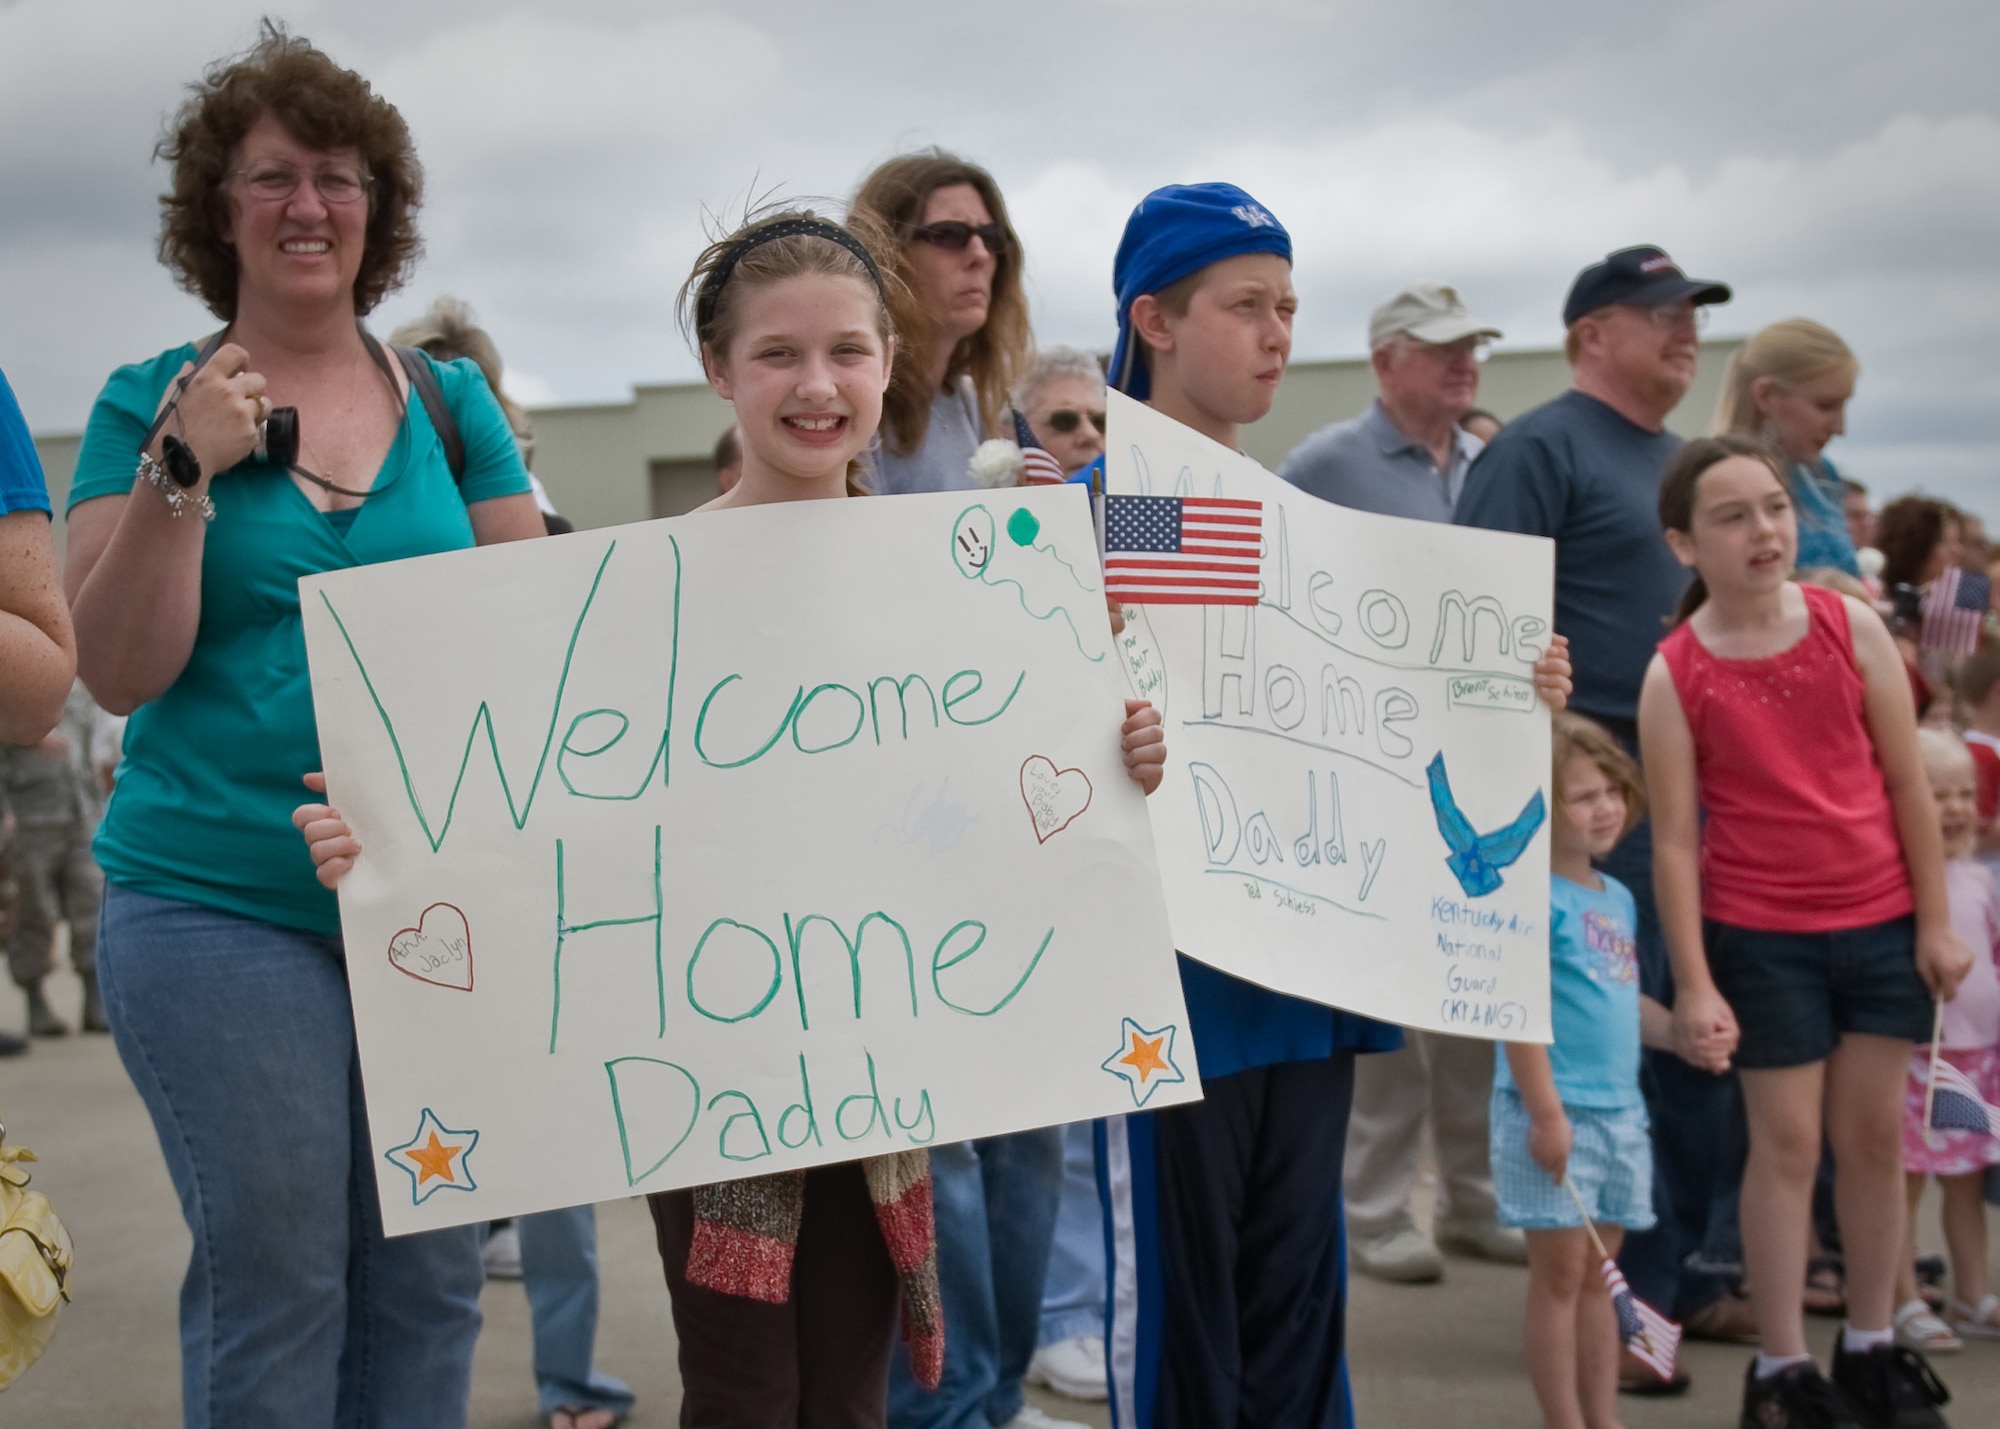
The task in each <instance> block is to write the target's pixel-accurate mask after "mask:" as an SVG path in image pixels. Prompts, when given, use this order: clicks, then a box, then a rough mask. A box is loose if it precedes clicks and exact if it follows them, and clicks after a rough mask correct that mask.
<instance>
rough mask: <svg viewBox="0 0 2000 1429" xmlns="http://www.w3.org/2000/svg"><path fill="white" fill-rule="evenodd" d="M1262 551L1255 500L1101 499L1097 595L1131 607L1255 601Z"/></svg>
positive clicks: (1260, 506) (1260, 520)
mask: <svg viewBox="0 0 2000 1429" xmlns="http://www.w3.org/2000/svg"><path fill="white" fill-rule="evenodd" d="M1263 553H1264V503H1263V502H1261V501H1241V500H1232V499H1230V498H1228V497H1221V496H1107V497H1105V498H1104V590H1105V594H1107V595H1110V596H1115V597H1116V598H1117V599H1119V600H1123V601H1128V602H1130V603H1131V604H1133V605H1255V604H1256V603H1257V597H1258V596H1260V595H1261V594H1263V590H1264V582H1263V567H1264V554H1263Z"/></svg>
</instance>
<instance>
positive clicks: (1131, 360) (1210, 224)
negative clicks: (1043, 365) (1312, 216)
mask: <svg viewBox="0 0 2000 1429" xmlns="http://www.w3.org/2000/svg"><path fill="white" fill-rule="evenodd" d="M1244 253H1275V254H1277V255H1278V256H1279V257H1280V258H1283V259H1284V260H1285V261H1286V262H1287V263H1289V262H1291V261H1292V235H1291V234H1289V233H1287V232H1285V226H1284V225H1283V224H1282V223H1280V222H1278V220H1277V219H1275V218H1273V217H1272V216H1271V211H1270V210H1269V209H1267V208H1265V207H1264V206H1263V205H1262V204H1260V203H1258V202H1257V200H1255V199H1254V198H1252V197H1250V195H1249V194H1247V193H1245V192H1243V190H1242V189H1239V188H1238V187H1236V185H1234V184H1169V185H1168V186H1167V187H1166V188H1163V189H1154V190H1153V191H1152V192H1151V193H1149V194H1147V195H1146V196H1145V197H1144V198H1143V199H1141V200H1139V206H1138V207H1137V208H1135V209H1133V210H1132V216H1131V217H1130V218H1128V219H1127V220H1125V236H1124V238H1122V239H1120V240H1119V243H1118V257H1117V259H1116V260H1115V261H1114V263H1113V264H1112V268H1111V286H1112V288H1113V289H1115V290H1116V292H1117V294H1118V346H1117V347H1115V348H1113V349H1112V352H1111V385H1112V386H1113V387H1116V388H1117V389H1118V390H1119V391H1120V392H1123V393H1124V394H1125V395H1126V396H1128V397H1136V398H1137V399H1139V400H1140V401H1142V402H1143V401H1145V400H1146V398H1147V397H1149V396H1150V395H1152V390H1153V379H1152V374H1151V373H1149V372H1148V371H1147V370H1146V363H1145V359H1144V358H1143V357H1142V356H1141V355H1140V342H1139V339H1138V338H1137V337H1135V336H1133V333H1132V304H1133V302H1134V301H1135V300H1136V299H1137V298H1139V296H1140V295H1141V294H1144V293H1157V292H1159V291H1160V289H1162V288H1165V287H1170V286H1171V285H1173V284H1175V283H1178V282H1179V281H1180V280H1181V279H1183V278H1185V277H1187V275H1188V274H1190V273H1196V272H1199V271H1200V270H1201V269H1203V268H1206V267H1208V265H1209V264H1211V263H1220V262H1221V261H1222V260H1223V259H1225V258H1235V257H1237V256H1238V255H1240V254H1244Z"/></svg>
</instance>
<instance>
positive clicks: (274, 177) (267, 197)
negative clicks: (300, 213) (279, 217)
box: [230, 163, 369, 204]
mask: <svg viewBox="0 0 2000 1429" xmlns="http://www.w3.org/2000/svg"><path fill="white" fill-rule="evenodd" d="M230 177H231V178H240V179H242V180H243V186H244V187H245V188H247V189H249V190H250V197H252V198H254V199H256V200H257V201H258V202H259V203H282V202H283V201H284V200H286V199H288V198H290V197H291V196H292V195H293V194H295V193H297V192H298V191H299V185H300V184H301V183H303V182H304V181H305V173H304V171H303V170H301V169H299V168H297V167H295V166H293V165H291V164H278V163H268V164H255V165H252V166H251V167H249V168H247V169H238V170H236V171H235V172H234V173H232V174H231V175H230ZM312 186H313V188H314V190H315V191H316V192H317V193H318V194H319V196H320V198H321V199H323V200H324V201H325V202H327V203H332V204H347V203H354V202H355V201H357V200H358V199H360V198H361V196H362V195H363V194H365V193H367V192H368V188H369V180H368V177H367V175H365V174H362V173H359V172H358V171H356V170H354V169H350V168H345V167H342V166H339V165H329V166H328V167H326V168H323V169H315V170H313V174H312Z"/></svg>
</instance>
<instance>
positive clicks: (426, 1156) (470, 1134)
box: [382, 1107, 479, 1206]
mask: <svg viewBox="0 0 2000 1429" xmlns="http://www.w3.org/2000/svg"><path fill="white" fill-rule="evenodd" d="M478 1144H479V1133H478V1132H477V1131H472V1130H465V1131H456V1130H453V1129H452V1128H451V1127H449V1126H446V1125H445V1124H444V1123H443V1122H441V1121H439V1120H438V1119H437V1113H436V1112H434V1111H432V1110H431V1109H430V1108H429V1107H425V1108H424V1114H423V1115H422V1116H421V1117H419V1118H418V1119H417V1131H416V1135H414V1136H412V1137H411V1138H410V1139H409V1140H408V1141H405V1142H404V1143H403V1144H402V1145H400V1146H391V1147H390V1148H389V1149H388V1150H386V1151H384V1152H383V1153H382V1155H383V1157H384V1158H385V1159H387V1161H388V1162H389V1164H390V1165H391V1166H394V1167H395V1168H396V1169H397V1170H399V1171H401V1172H403V1173H404V1174H406V1175H407V1176H408V1177H409V1178H410V1198H411V1201H412V1203H413V1204H416V1205H419V1206H420V1205H422V1204H423V1203H424V1199H425V1198H426V1197H427V1196H429V1195H430V1194H431V1193H432V1192H433V1191H476V1190H477V1189H479V1188H478V1187H477V1186H476V1185H474V1184H473V1180H472V1162H471V1159H470V1158H471V1156H472V1148H473V1147H475V1146H477V1145H478Z"/></svg>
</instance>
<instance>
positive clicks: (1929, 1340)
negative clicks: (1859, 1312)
mask: <svg viewBox="0 0 2000 1429" xmlns="http://www.w3.org/2000/svg"><path fill="white" fill-rule="evenodd" d="M1988 1298H1989V1299H1993V1298H1994V1297H1990V1296H1989V1297H1988ZM1994 1303H1995V1304H1996V1305H2000V1299H1995V1300H1994ZM1890 1323H1891V1324H1892V1325H1893V1326H1894V1328H1895V1331H1896V1343H1897V1344H1899V1345H1901V1346H1902V1347H1903V1348H1904V1349H1906V1350H1915V1351H1916V1352H1917V1353H1918V1354H1923V1355H1949V1354H1955V1353H1957V1352H1958V1351H1959V1350H1962V1349H1964V1348H1965V1341H1964V1340H1961V1339H1960V1338H1959V1337H1958V1336H1957V1335H1955V1334H1953V1333H1952V1328H1951V1326H1949V1325H1947V1324H1946V1323H1945V1322H1944V1321H1942V1320H1940V1319H1939V1318H1938V1317H1937V1312H1936V1311H1934V1310H1932V1309H1931V1307H1930V1306H1928V1305H1926V1304H1925V1303H1924V1302H1923V1301H1921V1300H1910V1301H1907V1302H1905V1303H1904V1304H1903V1305H1902V1306H1901V1307H1900V1308H1899V1309H1898V1310H1897V1311H1896V1314H1895V1316H1894V1318H1893V1319H1892V1320H1891V1322H1890ZM1994 1333H1995V1334H1996V1335H2000V1330H1995V1331H1994Z"/></svg>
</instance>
